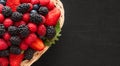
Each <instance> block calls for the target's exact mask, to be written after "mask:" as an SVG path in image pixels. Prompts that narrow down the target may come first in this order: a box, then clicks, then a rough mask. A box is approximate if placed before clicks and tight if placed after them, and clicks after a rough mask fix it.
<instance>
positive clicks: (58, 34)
mask: <svg viewBox="0 0 120 66" xmlns="http://www.w3.org/2000/svg"><path fill="white" fill-rule="evenodd" d="M55 30H56V35H55V37H54V38H53V39H51V40H49V39H46V40H45V41H44V43H45V45H46V46H51V45H52V44H55V41H58V40H59V38H58V37H60V36H61V34H60V32H61V28H60V22H59V21H58V23H57V25H56V26H55Z"/></svg>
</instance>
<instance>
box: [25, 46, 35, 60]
mask: <svg viewBox="0 0 120 66" xmlns="http://www.w3.org/2000/svg"><path fill="white" fill-rule="evenodd" d="M34 53H35V50H33V49H31V48H29V49H27V50H26V51H25V53H24V54H25V60H30V59H32V57H33V54H34Z"/></svg>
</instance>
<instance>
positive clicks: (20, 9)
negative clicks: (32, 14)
mask: <svg viewBox="0 0 120 66" xmlns="http://www.w3.org/2000/svg"><path fill="white" fill-rule="evenodd" d="M29 8H30V5H29V4H27V3H23V4H21V5H19V6H18V7H17V11H18V12H20V13H26V12H27V11H28V10H29Z"/></svg>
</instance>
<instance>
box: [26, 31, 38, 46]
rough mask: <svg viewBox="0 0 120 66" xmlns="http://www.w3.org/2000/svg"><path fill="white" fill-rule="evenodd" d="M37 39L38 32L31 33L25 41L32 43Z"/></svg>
mask: <svg viewBox="0 0 120 66" xmlns="http://www.w3.org/2000/svg"><path fill="white" fill-rule="evenodd" d="M36 39H37V36H36V34H34V33H31V34H29V35H28V36H27V37H26V38H25V43H26V44H28V45H30V44H31V43H32V42H34V41H35V40H36Z"/></svg>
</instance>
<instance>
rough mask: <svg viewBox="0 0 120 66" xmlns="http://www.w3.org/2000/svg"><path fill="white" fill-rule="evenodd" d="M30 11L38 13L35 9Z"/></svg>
mask: <svg viewBox="0 0 120 66" xmlns="http://www.w3.org/2000/svg"><path fill="white" fill-rule="evenodd" d="M30 13H36V14H37V13H38V12H37V11H36V10H31V12H30Z"/></svg>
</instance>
